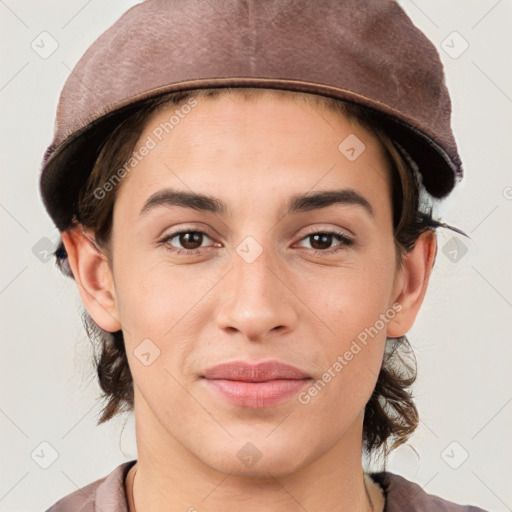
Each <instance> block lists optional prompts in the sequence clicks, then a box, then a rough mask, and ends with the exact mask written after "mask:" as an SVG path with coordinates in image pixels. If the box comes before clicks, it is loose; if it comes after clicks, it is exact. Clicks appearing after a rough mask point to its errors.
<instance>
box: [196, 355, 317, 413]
mask: <svg viewBox="0 0 512 512" xmlns="http://www.w3.org/2000/svg"><path fill="white" fill-rule="evenodd" d="M202 377H204V380H205V383H206V386H207V388H208V389H209V390H211V391H212V392H214V393H216V394H217V395H221V396H222V397H223V398H224V399H226V400H227V401H228V402H230V403H232V404H234V405H237V406H240V407H249V408H260V407H269V406H272V405H276V404H278V403H280V402H282V401H284V400H286V399H289V398H291V397H292V396H293V395H294V394H296V393H297V392H298V391H299V390H300V389H301V388H302V387H304V386H306V385H307V383H308V381H309V380H311V377H310V376H309V375H308V374H307V373H305V372H303V371H302V370H299V369H298V368H296V367H294V366H290V365H287V364H284V363H280V362H278V361H266V362H262V363H258V364H250V363H247V362H245V361H233V362H229V363H222V364H219V365H217V366H214V367H212V368H209V369H207V370H206V371H205V372H204V374H203V375H202Z"/></svg>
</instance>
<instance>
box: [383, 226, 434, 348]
mask: <svg viewBox="0 0 512 512" xmlns="http://www.w3.org/2000/svg"><path fill="white" fill-rule="evenodd" d="M436 251H437V241H436V235H435V233H434V231H432V230H428V231H425V232H424V233H422V234H421V235H420V236H419V238H418V240H417V241H416V244H415V246H414V248H413V249H411V250H410V251H409V252H408V253H407V254H406V255H405V256H404V257H403V259H402V268H401V269H399V270H398V272H399V274H400V275H399V276H398V278H397V281H396V283H397V290H396V291H395V294H394V296H395V297H396V298H395V302H396V303H398V304H400V305H401V307H402V308H401V309H400V311H399V312H398V314H397V315H396V316H395V317H394V318H393V319H392V320H391V321H390V322H389V323H388V330H387V335H388V336H389V337H391V338H397V337H399V336H404V335H405V334H406V333H407V332H408V331H409V330H410V329H411V327H412V326H413V324H414V320H415V319H416V315H417V314H418V311H419V309H420V306H421V304H422V303H423V299H424V297H425V293H426V291H427V286H428V282H429V279H430V273H431V272H432V267H433V266H434V260H435V256H436Z"/></svg>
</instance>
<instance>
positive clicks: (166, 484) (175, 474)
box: [127, 408, 384, 512]
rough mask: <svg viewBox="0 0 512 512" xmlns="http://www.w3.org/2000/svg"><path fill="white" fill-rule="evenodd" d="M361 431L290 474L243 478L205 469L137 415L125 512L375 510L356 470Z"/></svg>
mask: <svg viewBox="0 0 512 512" xmlns="http://www.w3.org/2000/svg"><path fill="white" fill-rule="evenodd" d="M136 411H137V408H136ZM146 412H147V411H146ZM148 419H152V420H153V421H148ZM143 420H145V421H143ZM361 432H362V418H360V421H358V422H355V423H354V425H352V426H351V427H350V428H349V429H348V430H347V431H346V432H345V434H344V435H343V437H342V438H341V439H340V440H339V442H338V443H337V444H336V445H335V446H334V447H333V448H332V449H330V450H328V451H327V452H326V453H324V454H323V455H321V456H320V457H318V458H317V459H316V460H313V461H311V462H310V463H306V464H302V465H301V466H300V467H299V468H298V469H297V470H296V471H293V472H286V473H284V474H276V472H275V471H274V472H271V471H262V472H260V473H258V474H257V475H256V476H251V475H249V476H248V475H244V474H236V473H233V472H223V471H219V470H216V469H214V468H212V467H211V466H208V465H206V464H204V463H203V462H202V461H201V460H199V458H198V457H197V456H195V455H194V454H192V453H191V452H190V450H187V448H186V447H184V446H183V445H182V444H180V443H179V442H178V441H177V440H176V439H175V438H174V437H173V436H172V435H171V434H170V433H169V432H167V431H166V430H165V429H164V428H163V427H162V425H161V424H160V423H159V422H157V421H156V419H155V418H154V417H153V418H151V416H147V415H145V416H144V417H141V415H139V416H137V413H136V433H137V451H138V461H137V464H135V466H134V467H133V468H132V470H131V471H130V474H131V475H130V476H131V478H128V479H127V487H128V493H127V494H128V496H129V510H130V512H156V511H161V510H164V509H166V510H183V511H189V512H197V511H200V512H209V511H217V510H223V512H232V511H235V510H236V511H237V512H238V511H239V510H240V509H243V510H244V511H245V512H256V511H261V510H265V511H268V512H303V511H304V510H308V511H309V512H315V511H322V512H335V511H336V512H340V511H347V512H348V511H350V512H371V511H372V510H373V512H380V511H382V509H383V505H384V497H383V495H382V493H381V490H380V488H379V486H378V485H377V484H375V483H374V482H373V481H372V480H371V479H370V478H368V477H366V478H365V475H364V473H363V469H362V463H361V455H362V446H361V442H360V439H361ZM358 440H359V442H358ZM134 474H136V479H135V480H133V476H134ZM132 483H133V486H132ZM132 495H133V501H132Z"/></svg>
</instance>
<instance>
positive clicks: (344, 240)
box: [159, 229, 355, 256]
mask: <svg viewBox="0 0 512 512" xmlns="http://www.w3.org/2000/svg"><path fill="white" fill-rule="evenodd" d="M187 233H199V234H202V235H206V236H207V237H208V238H211V237H210V236H208V233H205V232H204V231H201V230H198V229H184V230H181V231H176V232H175V233H170V234H169V235H167V236H165V237H164V238H163V239H162V240H160V242H159V244H161V245H165V248H166V250H168V251H170V252H173V253H175V254H186V255H189V256H192V255H194V254H197V253H201V252H209V251H211V250H212V249H214V247H205V248H199V249H176V248H174V247H171V246H170V245H169V243H168V242H170V241H171V240H172V239H173V238H175V237H177V236H179V235H183V234H187ZM318 234H322V235H330V236H333V237H334V238H336V239H337V240H338V241H339V242H341V244H340V245H338V246H336V247H335V248H333V249H325V250H322V249H311V250H312V251H313V254H314V255H315V256H316V255H319V254H320V255H323V256H325V255H331V254H335V253H337V252H339V251H344V250H346V248H347V247H350V246H351V245H354V243H355V241H354V239H352V238H350V237H349V236H347V235H346V234H345V233H342V232H339V231H329V230H325V229H319V230H316V231H312V232H311V233H308V234H307V235H305V236H303V237H302V238H301V239H300V241H303V240H305V239H307V238H309V237H312V236H314V235H318Z"/></svg>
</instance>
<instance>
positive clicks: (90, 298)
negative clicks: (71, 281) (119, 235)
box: [61, 225, 121, 332]
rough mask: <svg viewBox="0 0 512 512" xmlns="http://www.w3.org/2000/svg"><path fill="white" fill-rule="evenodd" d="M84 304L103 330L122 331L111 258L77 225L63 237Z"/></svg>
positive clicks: (64, 233) (65, 232)
mask: <svg viewBox="0 0 512 512" xmlns="http://www.w3.org/2000/svg"><path fill="white" fill-rule="evenodd" d="M61 236H62V241H63V243H64V246H65V248H66V252H67V254H68V260H69V265H70V267H71V270H72V272H73V276H74V278H75V282H76V284H77V286H78V292H79V293H80V297H81V299H82V302H83V304H84V306H85V308H86V309H87V311H88V313H89V315H90V316H91V317H92V319H93V320H94V321H95V322H96V324H98V326H99V327H101V328H102V329H103V330H105V331H108V332H115V331H118V330H120V329H121V324H120V322H119V320H118V318H119V317H118V312H117V300H116V296H115V289H114V282H113V276H112V272H111V270H110V267H109V265H108V261H107V257H106V255H105V254H103V253H102V252H101V250H100V249H99V248H98V247H96V246H95V245H94V243H93V239H94V237H93V236H92V234H89V233H86V232H85V231H83V229H82V226H81V225H77V226H75V227H73V228H71V229H68V230H66V231H64V232H62V233H61Z"/></svg>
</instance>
